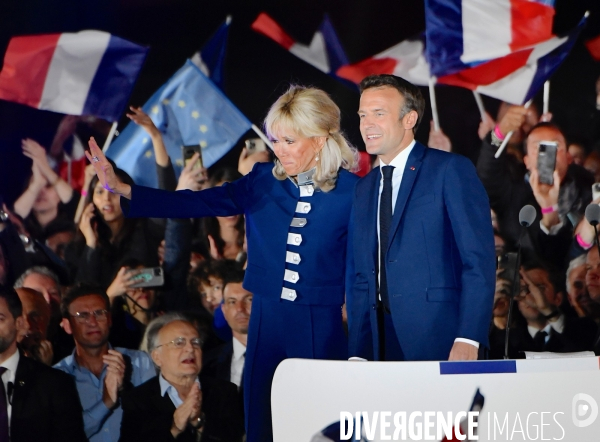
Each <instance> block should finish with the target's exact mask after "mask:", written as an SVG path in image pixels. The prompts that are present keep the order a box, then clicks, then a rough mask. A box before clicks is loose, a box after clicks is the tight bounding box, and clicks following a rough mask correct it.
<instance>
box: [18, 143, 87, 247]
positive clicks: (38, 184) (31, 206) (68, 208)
mask: <svg viewBox="0 0 600 442" xmlns="http://www.w3.org/2000/svg"><path fill="white" fill-rule="evenodd" d="M21 146H22V148H23V155H25V156H26V157H28V158H31V160H32V161H33V163H32V165H31V179H30V180H29V185H28V186H27V189H26V190H25V192H23V193H22V194H21V196H20V197H19V198H18V199H17V200H16V201H15V204H14V211H15V213H17V214H18V215H19V216H21V218H23V219H24V220H25V227H26V229H27V231H28V232H29V234H30V235H31V236H32V237H33V238H35V239H39V240H40V241H44V240H46V237H47V230H48V229H50V228H51V227H52V225H53V223H54V222H56V221H63V222H65V221H68V222H72V220H73V217H74V216H75V211H76V209H77V204H78V203H79V198H80V195H79V193H78V192H75V191H73V189H72V188H71V186H70V185H69V184H68V183H67V182H66V181H64V180H63V179H62V178H61V177H60V176H58V174H57V173H56V172H55V171H54V170H52V168H51V167H50V165H49V163H48V157H47V154H46V149H44V147H42V146H40V145H39V144H38V143H37V142H36V141H34V140H32V139H29V138H27V139H25V140H23V141H22V143H21Z"/></svg>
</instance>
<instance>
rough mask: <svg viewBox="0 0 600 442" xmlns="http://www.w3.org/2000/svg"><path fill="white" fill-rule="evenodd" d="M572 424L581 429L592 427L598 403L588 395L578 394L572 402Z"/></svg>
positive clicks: (596, 414)
mask: <svg viewBox="0 0 600 442" xmlns="http://www.w3.org/2000/svg"><path fill="white" fill-rule="evenodd" d="M571 410H572V417H573V424H575V426H576V427H579V428H583V427H589V426H590V425H592V424H593V423H594V422H595V421H596V418H597V417H598V403H597V402H596V400H595V399H594V398H593V397H591V396H590V395H589V394H585V393H578V394H576V395H575V396H573V402H572V408H571Z"/></svg>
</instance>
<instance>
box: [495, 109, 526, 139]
mask: <svg viewBox="0 0 600 442" xmlns="http://www.w3.org/2000/svg"><path fill="white" fill-rule="evenodd" d="M528 112H529V110H528V109H526V108H525V106H511V107H510V108H509V109H508V110H507V111H506V113H505V114H504V116H503V117H502V119H501V120H500V122H499V123H498V127H499V128H500V132H502V135H504V136H506V135H508V133H509V132H512V131H515V130H518V129H519V128H520V127H521V126H522V125H523V123H524V122H525V119H526V118H527V113H528Z"/></svg>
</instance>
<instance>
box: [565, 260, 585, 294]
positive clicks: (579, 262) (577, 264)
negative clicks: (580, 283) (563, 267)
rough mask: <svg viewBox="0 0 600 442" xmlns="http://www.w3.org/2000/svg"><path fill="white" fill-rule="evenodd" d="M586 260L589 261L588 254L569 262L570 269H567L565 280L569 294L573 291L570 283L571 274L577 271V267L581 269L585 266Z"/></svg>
mask: <svg viewBox="0 0 600 442" xmlns="http://www.w3.org/2000/svg"><path fill="white" fill-rule="evenodd" d="M586 260H587V253H584V254H583V255H579V256H578V257H577V258H573V259H572V260H571V261H570V262H569V267H568V268H567V271H566V279H565V281H566V284H567V292H569V291H571V283H570V282H569V276H570V275H571V272H572V271H573V270H575V269H576V268H577V267H581V266H583V265H585V264H586Z"/></svg>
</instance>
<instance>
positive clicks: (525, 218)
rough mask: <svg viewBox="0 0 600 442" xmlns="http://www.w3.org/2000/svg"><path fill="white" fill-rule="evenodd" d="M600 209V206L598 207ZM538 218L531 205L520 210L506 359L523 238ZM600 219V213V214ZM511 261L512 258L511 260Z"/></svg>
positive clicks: (518, 284) (518, 278) (506, 337)
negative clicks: (519, 227) (519, 230)
mask: <svg viewBox="0 0 600 442" xmlns="http://www.w3.org/2000/svg"><path fill="white" fill-rule="evenodd" d="M598 209H600V206H598ZM536 217H537V212H536V210H535V207H533V206H532V205H531V204H527V205H526V206H523V207H522V208H521V210H519V224H521V234H520V235H519V242H518V244H519V248H518V250H517V253H516V256H514V255H515V253H509V254H508V255H513V256H512V258H513V260H514V262H515V272H514V274H513V286H512V291H511V298H510V302H509V303H508V317H507V319H506V336H505V341H504V359H508V338H509V336H510V321H511V319H512V310H513V304H514V302H513V301H514V300H515V297H516V296H517V294H518V293H519V291H520V289H521V280H520V273H519V272H520V270H521V243H522V242H523V236H524V235H525V232H527V228H528V227H529V226H531V225H532V224H533V222H534V221H535V218H536ZM599 219H600V213H599ZM509 260H510V258H509Z"/></svg>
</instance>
